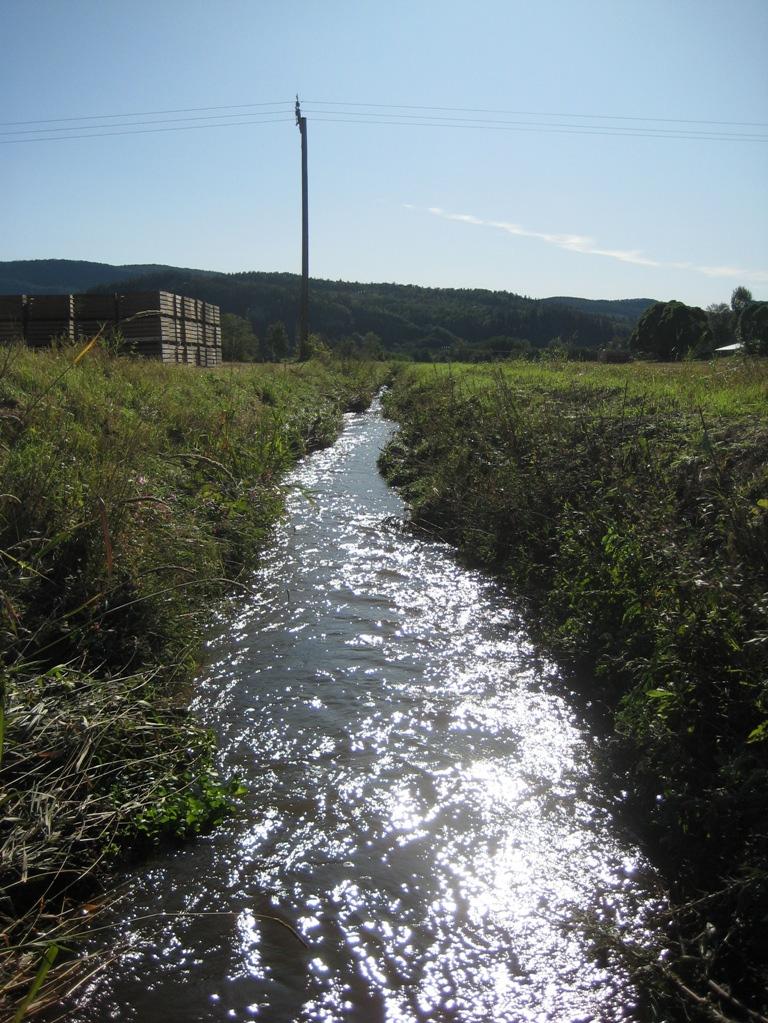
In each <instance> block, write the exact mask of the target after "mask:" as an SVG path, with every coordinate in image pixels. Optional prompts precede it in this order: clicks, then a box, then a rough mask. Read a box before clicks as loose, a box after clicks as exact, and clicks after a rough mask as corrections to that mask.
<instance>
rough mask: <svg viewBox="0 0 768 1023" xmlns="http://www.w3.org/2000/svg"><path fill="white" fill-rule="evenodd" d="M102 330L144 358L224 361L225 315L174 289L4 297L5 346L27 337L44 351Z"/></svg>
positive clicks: (0, 302) (0, 320) (0, 324)
mask: <svg viewBox="0 0 768 1023" xmlns="http://www.w3.org/2000/svg"><path fill="white" fill-rule="evenodd" d="M102 327H104V328H105V333H107V332H109V333H112V334H113V335H118V336H121V337H122V339H123V342H124V345H125V348H126V349H127V350H128V351H129V352H133V353H135V354H136V355H140V356H143V357H145V358H150V359H161V360H162V361H163V362H174V363H184V364H187V365H192V366H218V365H220V364H221V361H222V359H221V312H220V310H219V307H218V306H217V305H212V304H211V303H210V302H203V301H201V300H200V299H197V298H188V297H187V296H184V295H174V294H173V293H171V292H169V291H143V292H132V293H126V294H122V295H29V296H25V295H2V296H0V342H6V343H7V342H9V341H12V340H16V339H19V338H23V339H24V340H26V342H27V344H28V345H31V346H33V347H42V346H47V345H49V344H51V343H55V342H56V341H64V342H67V341H70V342H74V341H86V340H87V339H88V338H90V337H93V335H94V334H96V333H97V332H98V331H99V330H101V328H102Z"/></svg>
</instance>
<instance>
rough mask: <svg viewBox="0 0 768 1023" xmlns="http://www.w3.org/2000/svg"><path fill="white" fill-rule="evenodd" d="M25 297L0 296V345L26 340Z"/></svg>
mask: <svg viewBox="0 0 768 1023" xmlns="http://www.w3.org/2000/svg"><path fill="white" fill-rule="evenodd" d="M24 320H25V311H24V296H23V295H0V344H6V345H7V344H12V343H13V342H14V341H23V340H24Z"/></svg>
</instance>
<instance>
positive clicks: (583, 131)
mask: <svg viewBox="0 0 768 1023" xmlns="http://www.w3.org/2000/svg"><path fill="white" fill-rule="evenodd" d="M312 120H313V121H327V122H333V123H335V124H378V125H391V126H394V127H400V128H468V129H470V130H474V131H512V132H527V133H533V134H540V135H603V136H613V137H614V138H650V139H669V140H670V141H672V140H674V141H683V142H697V141H701V142H768V136H764V135H755V136H746V135H745V136H740V135H729V134H724V135H714V134H710V135H704V134H702V135H690V134H688V135H681V134H667V135H661V134H659V133H658V132H651V131H648V132H642V131H631V130H627V131H621V132H619V131H611V130H610V129H608V128H605V129H603V128H600V127H599V126H596V127H594V128H590V127H589V126H584V127H575V126H574V127H573V128H570V127H568V128H539V127H530V128H529V127H523V126H513V125H493V124H482V123H480V124H459V123H448V124H446V123H445V122H443V123H439V122H435V121H397V120H391V121H382V120H354V121H353V120H349V119H348V118H347V119H345V118H342V117H322V116H321V117H317V116H315V117H313V118H312Z"/></svg>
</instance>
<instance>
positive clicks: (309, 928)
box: [72, 406, 645, 1023]
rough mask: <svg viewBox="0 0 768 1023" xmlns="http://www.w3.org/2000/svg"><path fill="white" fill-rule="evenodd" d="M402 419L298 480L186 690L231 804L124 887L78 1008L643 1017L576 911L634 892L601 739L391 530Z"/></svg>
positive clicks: (631, 856)
mask: <svg viewBox="0 0 768 1023" xmlns="http://www.w3.org/2000/svg"><path fill="white" fill-rule="evenodd" d="M390 430H391V426H390V425H389V424H387V423H386V422H385V421H384V420H383V419H382V417H381V413H380V410H379V409H378V406H374V408H373V409H372V410H371V411H369V412H367V413H365V414H361V415H350V416H347V421H346V426H345V430H344V433H343V435H342V436H341V438H340V439H339V441H338V442H337V443H336V444H335V446H333V447H332V448H329V449H328V450H326V451H322V452H318V453H315V454H313V455H311V456H310V457H308V458H307V459H305V460H304V461H303V462H302V463H301V464H300V465H299V467H298V468H297V469H296V470H295V471H294V473H293V474H292V476H291V478H290V480H289V485H290V488H291V494H290V498H289V500H288V513H287V516H286V518H285V520H284V521H283V522H282V524H281V525H280V527H279V528H278V531H277V535H276V538H275V542H274V545H273V546H272V548H271V550H270V552H269V553H268V554H267V556H266V558H265V560H264V562H263V567H262V569H261V571H260V573H259V578H258V580H257V585H256V590H257V591H258V593H259V596H258V598H254V600H253V601H252V602H249V603H247V604H246V605H245V606H241V607H240V609H239V611H238V616H237V618H236V620H234V621H230V622H229V623H227V624H226V626H222V628H221V630H220V633H219V635H218V636H217V637H216V638H215V639H213V640H212V641H211V643H210V645H209V667H208V668H207V670H206V673H205V674H204V677H202V678H201V680H200V683H199V687H198V689H197V691H196V698H195V709H196V712H197V714H198V715H199V716H200V717H201V718H202V719H203V720H204V721H206V722H207V723H209V724H210V725H211V726H212V727H213V728H214V729H215V730H216V732H217V733H218V735H219V738H220V746H221V750H222V759H223V763H224V765H225V768H226V770H227V771H229V772H235V773H237V774H239V775H240V776H241V777H242V778H243V780H244V781H245V782H246V784H247V785H248V790H249V791H248V795H247V797H246V799H245V804H244V808H243V811H242V813H241V815H240V816H239V817H238V818H237V819H234V820H232V821H230V822H229V823H228V824H227V825H226V826H225V827H223V828H221V829H220V830H218V831H217V832H216V833H215V834H213V835H211V836H207V837H204V838H202V839H200V840H198V841H196V842H195V843H193V844H190V845H189V846H186V847H184V848H182V849H180V850H178V851H175V852H172V853H170V854H164V855H163V856H158V857H157V858H156V859H155V860H153V861H151V862H150V863H149V864H148V865H147V864H145V865H143V866H142V868H141V869H140V870H138V871H137V872H136V873H135V874H134V875H133V876H132V877H131V878H130V897H129V900H128V901H127V902H125V903H124V904H123V909H122V912H123V914H124V916H123V918H122V919H121V920H118V921H117V923H116V926H115V930H114V932H113V934H112V935H111V936H110V939H109V940H110V945H112V946H114V947H115V948H117V947H126V948H127V949H128V951H127V953H126V954H125V955H123V956H122V958H121V959H119V960H118V961H117V962H115V963H114V964H113V965H112V966H111V968H110V969H109V970H108V971H106V972H105V973H103V974H102V975H100V976H99V977H97V978H96V979H95V980H94V981H93V982H92V983H91V984H90V985H89V986H88V988H87V989H86V990H85V991H84V993H83V994H82V996H81V1001H80V1003H79V1005H78V1006H77V1007H76V1009H75V1012H74V1014H73V1017H72V1018H73V1019H74V1020H77V1021H81V1023H85V1021H88V1023H91V1021H94V1020H120V1021H136V1023H161V1021H162V1023H191V1021H220V1020H267V1021H278V1023H283V1021H285V1023H294V1021H295V1023H303V1021H316V1020H317V1021H323V1023H332V1021H334V1023H335V1021H352V1023H378V1021H381V1023H406V1021H408V1023H411V1021H430V1023H432V1021H434V1023H443V1021H460V1023H487V1021H494V1023H495V1021H498V1023H522V1021H526V1023H528V1021H536V1023H538V1021H557V1023H577V1021H583V1023H586V1021H589V1020H595V1021H598V1020H599V1021H606V1023H607V1021H614V1020H635V1019H638V1018H640V1016H639V1010H638V1008H637V1006H636V996H635V992H634V991H633V989H632V986H631V984H630V982H629V981H628V980H627V978H626V977H624V976H623V974H622V973H621V971H620V969H619V968H618V967H617V966H616V965H615V964H612V963H610V962H609V963H605V962H603V963H602V964H601V963H600V962H598V961H596V959H595V957H594V955H593V954H592V953H591V952H590V948H589V942H588V937H587V935H586V934H585V931H584V929H583V927H581V926H580V925H579V918H580V917H581V915H582V914H583V912H584V911H586V910H588V909H590V908H591V907H593V906H594V905H595V904H600V905H602V906H603V908H604V909H606V908H607V909H608V910H609V911H610V912H611V913H613V914H614V915H615V916H616V918H617V919H619V920H621V919H626V918H627V917H630V916H632V915H633V914H635V915H636V914H637V913H638V911H639V908H642V906H643V903H644V901H645V900H644V896H643V892H642V889H641V886H640V884H639V881H638V877H639V876H640V874H641V873H642V867H643V865H642V862H641V860H640V857H639V854H638V852H637V850H636V849H634V848H633V847H632V845H631V844H630V843H629V842H628V841H627V840H626V838H623V837H622V836H621V833H620V831H619V829H618V827H617V825H616V824H615V822H614V821H613V819H612V816H611V814H610V811H609V808H608V806H607V799H606V796H605V793H604V791H603V789H602V788H601V785H600V782H599V778H597V776H596V769H595V766H594V763H593V756H592V750H591V740H590V737H589V735H588V733H587V732H586V731H585V729H584V727H583V726H582V725H581V724H580V723H579V721H578V718H577V716H576V715H575V714H574V713H573V711H572V709H571V708H570V707H569V704H568V701H567V699H566V698H565V697H564V695H563V693H562V689H561V687H559V686H558V685H557V683H556V680H553V675H552V671H551V666H549V665H547V664H546V663H545V662H542V660H541V659H540V658H537V657H536V655H535V651H534V650H533V649H532V648H531V646H530V644H529V643H528V642H527V640H526V638H525V635H524V633H523V631H522V629H521V626H520V623H519V621H518V619H517V617H516V613H515V610H514V608H513V606H512V604H511V602H510V600H509V598H508V597H507V596H506V595H505V594H504V592H503V591H502V590H501V588H500V587H499V585H498V584H497V583H496V582H495V581H494V580H493V579H491V578H490V577H489V576H487V575H484V574H483V573H480V572H475V571H471V570H468V569H466V568H465V567H462V566H461V565H460V564H459V563H458V561H457V560H456V558H455V557H454V555H453V554H452V553H451V551H450V549H448V548H447V547H445V546H444V545H441V544H439V543H435V542H432V541H431V540H428V539H424V538H419V537H415V536H413V535H411V534H410V533H408V532H407V531H406V530H404V529H403V528H402V525H401V520H402V516H403V514H404V508H403V505H402V502H401V501H400V499H399V498H398V496H397V495H396V494H395V493H394V492H393V491H391V490H389V489H388V488H387V487H386V485H385V484H384V482H383V481H382V480H381V478H380V477H379V475H378V474H377V471H376V457H377V454H378V452H379V450H380V448H381V446H382V444H383V443H384V442H385V440H386V439H387V437H388V435H389V432H390ZM158 914H160V915H158ZM297 935H298V936H300V937H301V939H302V941H299V938H298V937H297ZM302 942H303V943H302Z"/></svg>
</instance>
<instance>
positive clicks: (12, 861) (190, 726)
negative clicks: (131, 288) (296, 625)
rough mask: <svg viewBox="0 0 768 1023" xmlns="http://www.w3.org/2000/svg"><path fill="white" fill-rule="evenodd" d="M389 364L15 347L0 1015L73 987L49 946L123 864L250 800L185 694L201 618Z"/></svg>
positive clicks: (2, 444) (7, 389)
mask: <svg viewBox="0 0 768 1023" xmlns="http://www.w3.org/2000/svg"><path fill="white" fill-rule="evenodd" d="M384 372H385V369H384V367H382V366H380V365H379V366H366V365H364V364H351V365H348V366H346V367H343V368H342V367H340V366H335V365H331V364H326V363H321V362H313V363H309V364H304V365H290V366H288V365H286V366H259V367H252V368H242V369H237V370H234V369H232V370H230V369H227V368H222V369H219V370H215V371H211V370H209V371H196V370H194V369H192V368H188V367H175V366H164V365H162V364H160V363H152V362H141V361H133V360H129V359H125V358H115V357H111V356H110V355H108V354H107V353H105V352H104V351H103V350H100V349H99V347H98V346H96V347H94V348H93V350H88V351H86V350H85V349H81V351H80V352H79V353H78V352H76V351H75V350H63V351H59V352H33V351H28V350H26V349H23V348H9V349H6V350H4V351H2V352H0V677H1V679H2V694H1V696H2V698H1V699H0V708H2V714H1V715H0V735H2V736H3V741H2V743H0V748H2V758H1V762H0V782H1V783H2V808H3V824H2V826H0V927H2V940H1V941H0V1014H2V1013H3V1012H7V1013H10V1012H11V1006H13V1005H14V1004H16V1005H17V1007H18V1006H19V1005H21V1004H23V1000H24V999H25V998H26V997H27V996H28V995H29V992H30V990H31V985H32V984H33V983H34V982H35V978H36V977H37V978H38V979H39V981H40V985H39V986H40V990H39V991H37V990H36V991H35V992H34V997H33V998H32V999H31V1000H29V999H28V1002H29V1004H26V1005H24V1013H25V1014H28V1013H30V1012H33V1011H35V1009H36V1008H39V1007H40V1006H41V1005H42V1004H44V1003H45V1002H46V1000H50V999H51V998H53V997H55V992H56V985H55V981H56V977H64V978H67V977H68V976H69V973H68V970H69V969H70V966H67V965H66V963H65V966H64V968H63V970H60V968H59V962H60V961H61V960H62V957H61V956H59V960H57V963H56V965H55V966H54V967H53V968H51V964H52V960H51V962H50V963H48V960H47V959H46V958H45V957H46V955H48V956H50V953H49V952H48V949H51V948H53V947H54V946H55V947H56V948H59V947H62V948H63V947H66V945H67V936H68V935H71V934H72V933H73V932H77V931H79V929H80V923H79V922H78V916H77V907H78V905H79V903H80V902H82V899H83V897H85V895H86V894H88V893H89V892H91V891H92V890H93V881H94V878H95V877H96V876H98V874H99V873H100V871H101V870H102V868H103V866H104V864H105V863H106V862H108V861H110V860H114V858H115V857H117V856H119V855H121V854H122V853H123V851H124V850H126V849H129V848H130V849H136V848H141V847H142V846H145V845H151V844H153V843H156V842H157V841H159V840H160V839H162V838H164V837H166V836H171V837H176V838H178V837H185V836H187V835H192V834H195V833H197V832H198V831H200V830H201V829H202V828H204V827H208V826H210V825H211V824H213V823H216V821H218V820H220V819H221V817H222V816H223V815H224V814H226V813H228V812H230V810H231V807H232V801H233V799H235V798H236V796H237V794H238V788H237V783H236V782H231V781H227V780H225V779H222V778H221V777H220V776H219V775H218V772H217V770H216V768H215V757H214V747H213V742H212V739H211V736H210V735H209V734H208V733H207V732H206V731H205V730H204V729H202V728H201V727H200V726H199V725H198V724H196V723H195V722H194V721H192V720H191V719H190V718H189V717H187V715H186V713H185V711H184V708H183V705H184V695H185V693H184V689H183V685H184V683H186V682H188V681H189V679H190V678H191V677H192V674H193V672H194V670H195V667H196V664H197V659H198V652H199V644H200V639H201V634H202V630H203V628H204V627H205V625H206V623H207V622H208V621H209V620H210V618H211V614H212V610H213V609H214V607H215V605H216V601H218V600H219V599H220V598H221V597H222V595H223V594H226V593H228V592H232V591H233V590H240V591H242V590H248V589H249V586H250V581H249V580H250V577H251V576H250V573H251V572H252V569H253V567H254V566H255V564H256V562H257V560H258V557H259V552H260V551H261V550H262V549H263V547H264V544H265V543H266V542H267V540H268V537H269V531H270V527H271V525H272V523H273V522H274V521H275V518H276V517H277V516H278V515H279V514H280V511H281V508H282V497H283V494H282V489H281V479H282V476H283V474H284V472H285V470H286V469H287V468H288V467H289V466H290V465H291V464H292V463H293V462H294V461H295V460H296V459H297V458H298V457H300V456H301V455H303V454H304V453H305V452H307V451H309V450H311V449H312V448H314V447H317V446H321V445H323V444H327V443H329V442H330V441H331V440H332V439H333V438H334V437H335V435H336V432H337V430H338V428H339V425H340V421H341V415H342V412H343V411H344V409H345V408H347V407H349V406H356V407H359V406H360V405H361V404H362V403H365V402H366V401H367V400H369V399H370V396H371V394H372V392H373V390H374V389H375V387H376V386H378V384H380V383H381V379H382V376H383V373H384ZM46 963H48V965H47V966H46V965H45V964H46ZM43 968H44V969H45V975H44V976H41V974H40V972H39V971H40V970H41V969H43Z"/></svg>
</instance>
